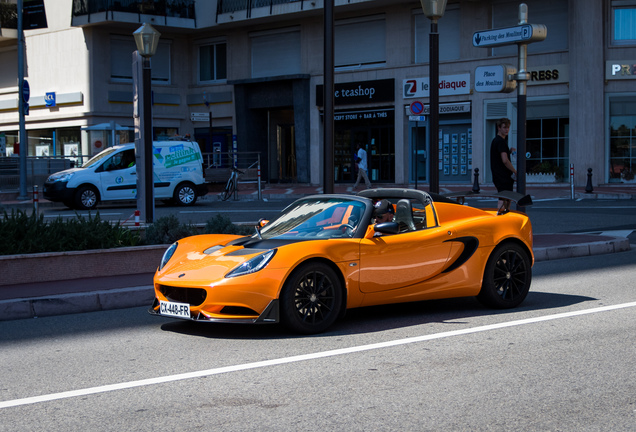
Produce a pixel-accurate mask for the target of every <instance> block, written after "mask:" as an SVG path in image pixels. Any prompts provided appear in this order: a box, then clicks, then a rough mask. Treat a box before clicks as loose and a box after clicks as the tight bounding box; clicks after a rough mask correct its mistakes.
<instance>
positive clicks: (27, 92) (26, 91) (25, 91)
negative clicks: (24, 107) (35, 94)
mask: <svg viewBox="0 0 636 432" xmlns="http://www.w3.org/2000/svg"><path fill="white" fill-rule="evenodd" d="M30 97H31V87H30V86H29V82H28V81H27V80H23V81H22V100H23V101H24V103H27V102H29V98H30Z"/></svg>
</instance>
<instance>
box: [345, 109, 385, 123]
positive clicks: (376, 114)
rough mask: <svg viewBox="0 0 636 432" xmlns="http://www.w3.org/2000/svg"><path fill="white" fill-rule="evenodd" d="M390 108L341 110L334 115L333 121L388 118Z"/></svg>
mask: <svg viewBox="0 0 636 432" xmlns="http://www.w3.org/2000/svg"><path fill="white" fill-rule="evenodd" d="M390 111H392V110H375V111H354V112H343V113H337V114H336V115H334V117H333V119H334V120H335V121H343V120H344V121H356V120H372V119H388V118H389V117H390Z"/></svg>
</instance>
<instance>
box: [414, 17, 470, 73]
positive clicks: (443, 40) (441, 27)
mask: <svg viewBox="0 0 636 432" xmlns="http://www.w3.org/2000/svg"><path fill="white" fill-rule="evenodd" d="M437 29H438V31H439V60H440V61H451V60H458V59H459V57H460V53H459V47H460V44H461V43H462V42H461V41H460V36H461V23H460V11H459V5H449V6H448V7H447V8H446V11H445V12H444V16H443V17H442V18H441V19H440V20H438V21H437ZM430 32H431V20H429V19H428V18H426V16H425V15H424V14H423V13H418V14H417V15H415V63H428V62H429V60H430V57H429V56H430V54H429V51H430V50H429V47H430V41H429V39H430V38H429V35H430Z"/></svg>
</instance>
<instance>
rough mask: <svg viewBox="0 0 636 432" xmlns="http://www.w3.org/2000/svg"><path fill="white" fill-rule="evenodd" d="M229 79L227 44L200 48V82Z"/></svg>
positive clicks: (213, 44) (222, 43) (221, 43)
mask: <svg viewBox="0 0 636 432" xmlns="http://www.w3.org/2000/svg"><path fill="white" fill-rule="evenodd" d="M226 78H227V44H226V43H225V42H220V43H212V44H208V45H201V46H199V82H208V81H220V80H225V79H226Z"/></svg>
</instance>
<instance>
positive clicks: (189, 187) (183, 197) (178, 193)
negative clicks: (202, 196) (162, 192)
mask: <svg viewBox="0 0 636 432" xmlns="http://www.w3.org/2000/svg"><path fill="white" fill-rule="evenodd" d="M174 200H175V202H176V203H177V204H179V205H182V206H191V205H194V203H195V202H197V192H196V191H195V190H194V185H193V184H192V183H181V184H180V185H179V186H177V188H176V189H175V190H174Z"/></svg>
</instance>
